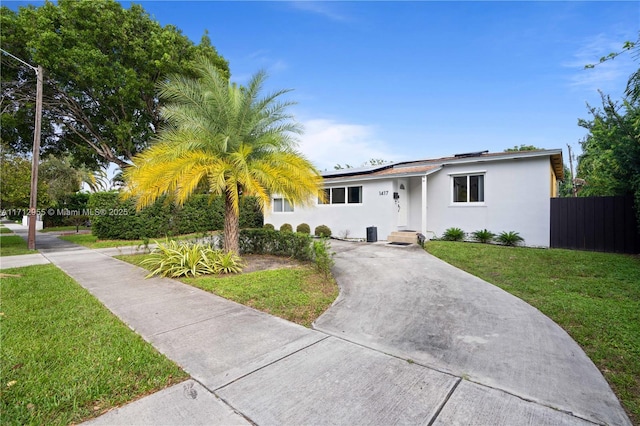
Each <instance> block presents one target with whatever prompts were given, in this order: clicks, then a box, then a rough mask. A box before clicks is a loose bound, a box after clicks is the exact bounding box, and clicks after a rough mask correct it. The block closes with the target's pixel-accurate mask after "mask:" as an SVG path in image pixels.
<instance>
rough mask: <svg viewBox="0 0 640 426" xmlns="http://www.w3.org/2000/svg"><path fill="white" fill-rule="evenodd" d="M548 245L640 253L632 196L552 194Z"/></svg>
mask: <svg viewBox="0 0 640 426" xmlns="http://www.w3.org/2000/svg"><path fill="white" fill-rule="evenodd" d="M551 247H552V248H566V249H577V250H591V251H602V252H612V253H632V254H636V253H640V234H639V233H638V224H637V221H636V215H635V211H634V209H633V198H632V197H631V196H622V197H578V198H552V199H551Z"/></svg>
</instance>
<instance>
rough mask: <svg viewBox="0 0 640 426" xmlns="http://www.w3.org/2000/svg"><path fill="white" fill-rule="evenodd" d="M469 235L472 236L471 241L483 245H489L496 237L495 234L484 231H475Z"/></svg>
mask: <svg viewBox="0 0 640 426" xmlns="http://www.w3.org/2000/svg"><path fill="white" fill-rule="evenodd" d="M471 235H472V236H473V239H474V240H475V241H477V242H479V243H484V244H486V243H490V242H491V241H493V239H494V237H495V236H496V234H494V233H493V232H491V231H488V230H486V229H483V230H481V231H475V232H474V233H473V234H471Z"/></svg>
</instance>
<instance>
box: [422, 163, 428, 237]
mask: <svg viewBox="0 0 640 426" xmlns="http://www.w3.org/2000/svg"><path fill="white" fill-rule="evenodd" d="M420 233H421V234H422V235H424V236H425V237H426V236H427V175H424V176H422V223H421V226H420Z"/></svg>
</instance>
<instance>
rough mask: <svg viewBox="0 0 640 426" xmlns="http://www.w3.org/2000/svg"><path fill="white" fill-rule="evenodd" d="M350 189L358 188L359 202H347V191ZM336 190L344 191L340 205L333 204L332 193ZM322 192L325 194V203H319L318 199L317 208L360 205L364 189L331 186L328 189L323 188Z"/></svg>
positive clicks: (360, 186) (356, 186) (354, 186)
mask: <svg viewBox="0 0 640 426" xmlns="http://www.w3.org/2000/svg"><path fill="white" fill-rule="evenodd" d="M351 188H360V190H359V197H358V198H359V201H356V202H350V201H349V190H350V189H351ZM336 189H342V190H344V201H343V202H341V203H335V202H334V201H333V191H334V190H336ZM323 191H324V192H325V194H326V195H327V199H326V200H325V202H324V203H323V202H320V200H319V199H318V205H319V206H328V205H341V206H342V205H347V204H348V205H362V203H363V201H362V200H363V198H364V196H363V193H364V189H363V186H362V185H351V186H332V187H329V188H324V189H323Z"/></svg>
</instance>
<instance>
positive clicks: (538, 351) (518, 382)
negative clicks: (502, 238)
mask: <svg viewBox="0 0 640 426" xmlns="http://www.w3.org/2000/svg"><path fill="white" fill-rule="evenodd" d="M332 248H333V250H334V251H335V252H336V257H335V267H334V274H335V276H336V278H337V281H338V284H339V285H340V296H339V298H338V299H337V300H336V302H335V303H334V305H333V306H332V307H331V308H330V309H329V310H328V311H327V312H326V313H325V314H324V315H322V316H321V317H320V318H319V319H318V320H317V321H316V322H315V324H314V328H315V329H316V330H320V331H323V332H325V333H328V334H331V335H333V336H338V337H340V338H342V339H345V340H348V341H350V342H354V343H357V344H360V345H363V346H365V347H368V348H373V349H376V350H379V351H381V352H384V353H387V354H391V355H394V356H397V357H400V358H403V359H407V360H411V361H412V362H415V363H417V364H420V365H424V366H428V367H430V368H433V369H436V370H438V371H442V372H446V373H449V374H452V375H454V376H457V377H461V378H463V379H466V380H464V381H463V382H462V383H463V385H461V386H459V387H457V388H456V391H455V392H454V393H453V395H452V398H451V399H450V400H449V401H450V402H449V403H448V404H447V407H448V408H452V407H453V406H454V404H455V403H454V401H466V402H464V404H463V405H468V404H469V402H470V401H471V400H473V399H477V398H481V399H482V398H485V394H484V392H486V388H490V389H499V390H501V391H504V392H506V393H507V394H509V395H513V396H516V397H518V398H521V399H524V400H527V401H535V402H537V403H539V404H541V405H544V406H547V407H551V408H554V409H557V410H560V411H565V412H569V413H572V414H573V415H575V416H578V417H581V418H584V419H587V420H590V421H593V422H598V423H600V422H602V423H606V424H628V423H629V420H628V418H627V417H626V414H625V413H624V410H623V409H622V408H621V406H620V403H619V402H618V400H617V398H616V397H615V395H614V394H613V392H612V391H611V389H610V387H609V385H608V383H607V382H606V380H605V379H604V377H603V376H602V374H601V373H600V371H599V370H598V369H597V368H596V366H595V365H594V364H593V362H592V361H591V360H590V359H589V358H588V357H587V356H586V354H585V353H584V351H583V350H582V349H581V348H580V347H579V346H578V344H577V343H576V342H575V341H574V340H573V339H572V338H571V337H570V336H569V335H568V334H567V333H566V332H565V331H564V330H563V329H562V328H560V327H559V326H558V325H557V324H555V323H554V322H553V321H551V320H550V319H549V318H548V317H546V316H545V315H543V314H542V313H541V312H540V311H538V310H537V309H535V308H533V307H532V306H530V305H528V304H527V303H525V302H523V301H522V300H520V299H518V298H516V297H514V296H512V295H510V294H509V293H507V292H505V291H503V290H501V289H500V288H498V287H496V286H494V285H492V284H489V283H487V282H486V281H483V280H481V279H479V278H477V277H475V276H472V275H470V274H468V273H466V272H464V271H461V270H459V269H457V268H455V267H453V266H451V265H449V264H447V263H445V262H443V261H441V260H439V259H437V258H435V257H434V256H431V255H430V254H428V253H426V252H425V251H424V250H422V249H421V248H419V247H417V246H409V247H392V246H389V245H383V244H366V243H345V242H340V241H334V242H333V243H332ZM476 385H482V386H484V387H486V388H485V389H484V390H482V391H479V389H481V387H478V386H476ZM463 393H464V395H463ZM472 405H473V406H474V407H477V406H480V405H478V404H472ZM447 407H446V408H447ZM443 414H446V411H444V410H443ZM445 418H447V417H446V416H442V417H439V419H445Z"/></svg>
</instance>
